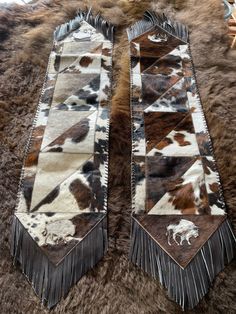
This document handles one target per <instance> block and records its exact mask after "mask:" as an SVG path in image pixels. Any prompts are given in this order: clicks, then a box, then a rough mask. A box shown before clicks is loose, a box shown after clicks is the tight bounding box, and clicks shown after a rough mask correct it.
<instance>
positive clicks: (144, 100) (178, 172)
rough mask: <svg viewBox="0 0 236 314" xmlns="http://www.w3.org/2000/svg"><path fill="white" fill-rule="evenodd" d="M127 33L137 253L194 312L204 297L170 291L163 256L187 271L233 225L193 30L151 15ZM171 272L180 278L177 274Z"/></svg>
mask: <svg viewBox="0 0 236 314" xmlns="http://www.w3.org/2000/svg"><path fill="white" fill-rule="evenodd" d="M127 32H128V37H129V42H130V65H131V73H130V80H131V112H132V115H131V116H132V144H133V145H132V199H133V214H132V219H133V224H132V226H133V227H132V237H131V253H130V256H131V260H132V261H133V262H134V263H135V264H137V265H139V266H141V267H142V268H143V269H144V270H146V271H147V272H149V273H151V274H152V275H153V276H154V277H155V278H156V276H157V275H156V273H158V274H159V275H158V276H159V279H160V280H161V282H162V283H164V285H165V286H166V287H167V288H168V291H169V292H170V295H171V296H172V297H173V298H175V299H176V301H178V302H179V303H180V304H181V305H182V306H183V307H185V305H186V304H187V306H189V307H193V305H194V304H196V300H197V299H198V300H199V295H200V293H199V295H197V296H196V299H195V300H194V301H193V300H190V297H191V296H190V292H189V291H188V292H186V294H184V295H182V294H181V293H180V292H179V290H178V287H176V290H175V288H173V287H172V286H171V287H170V285H168V284H167V283H166V282H165V279H164V277H165V276H166V275H165V273H162V269H161V262H160V260H158V258H160V256H164V255H163V254H165V253H167V255H168V256H170V257H171V259H172V261H174V263H175V265H176V264H177V265H179V266H180V267H181V268H182V269H185V268H186V267H187V266H188V265H189V264H190V263H191V262H192V261H193V260H194V258H195V257H196V255H197V253H198V252H199V250H200V249H201V247H202V246H203V245H205V243H206V242H207V241H208V240H209V238H211V236H212V235H213V233H214V232H215V231H216V230H217V228H219V226H220V225H221V223H223V222H224V221H225V218H226V212H225V204H224V200H223V197H222V193H221V186H220V182H219V175H218V172H217V170H216V164H215V161H214V157H213V154H212V145H211V140H210V137H209V133H208V130H207V125H206V121H205V117H204V114H203V110H202V107H201V102H200V98H199V94H198V91H197V87H196V80H195V76H194V72H193V69H192V68H193V64H192V60H191V55H190V47H189V43H188V32H187V29H186V27H185V26H184V25H181V24H179V23H176V22H173V21H170V20H169V19H168V18H167V17H165V16H164V15H163V16H162V15H156V14H155V13H151V12H147V13H146V15H145V17H144V19H143V20H141V21H139V22H137V23H136V24H134V25H133V26H131V27H130V28H129V29H128V31H127ZM203 221H205V224H206V226H208V228H206V227H203ZM151 241H153V242H152V243H151ZM154 247H155V248H156V251H155V252H157V251H158V252H159V253H156V254H158V255H155V254H154ZM160 248H161V249H162V250H164V252H165V253H161V252H162V251H161V252H160V251H159V249H160ZM222 250H224V248H222ZM202 254H203V258H204V259H205V262H206V260H207V258H205V256H204V253H202ZM167 259H168V258H167V257H165V261H166V262H167ZM208 262H209V263H210V260H208ZM168 263H169V262H168ZM206 263H207V262H206ZM171 265H172V264H171ZM173 267H174V266H173ZM199 267H200V266H199ZM207 267H208V266H207ZM205 271H207V269H205ZM163 272H164V271H163ZM168 272H170V273H172V274H173V269H169V270H168ZM173 276H174V275H173ZM183 276H185V275H183ZM170 282H172V281H171V280H170ZM203 284H204V283H203ZM182 285H184V284H183V282H182ZM186 285H187V283H186ZM186 287H187V286H186ZM186 287H185V288H181V289H183V291H185V289H186V291H187V289H188V288H186ZM174 290H175V291H176V292H175V294H174V295H173V291H174ZM205 292H206V291H205ZM183 293H184V292H183ZM197 293H198V292H197Z"/></svg>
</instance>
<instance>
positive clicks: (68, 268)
mask: <svg viewBox="0 0 236 314" xmlns="http://www.w3.org/2000/svg"><path fill="white" fill-rule="evenodd" d="M11 242H12V243H11V254H12V255H13V257H14V265H15V264H17V262H19V263H20V264H21V267H22V271H23V273H24V274H25V276H26V277H27V279H28V281H29V282H30V283H31V285H32V287H33V289H34V291H35V293H36V294H37V295H38V297H39V298H40V299H41V300H42V303H43V304H44V305H47V307H48V308H49V309H51V308H52V307H53V306H55V305H56V304H57V303H58V302H59V301H60V299H61V298H62V297H63V298H65V297H66V295H67V293H68V292H69V289H70V287H71V286H72V285H74V284H76V282H77V281H78V280H79V279H80V278H81V277H82V276H83V275H84V274H85V273H86V272H87V271H88V270H89V269H91V268H92V267H94V266H95V265H96V264H97V263H98V262H99V260H101V258H102V257H103V256H104V254H105V253H106V251H107V246H108V240H107V219H106V217H104V219H103V220H101V221H99V222H98V223H97V224H96V225H95V226H94V228H93V229H92V230H91V231H90V232H89V233H88V235H87V236H86V237H85V238H84V239H83V241H81V242H79V243H78V244H77V245H76V246H75V247H74V248H73V249H72V250H71V251H70V252H69V253H68V254H67V256H66V258H64V259H63V260H62V261H61V262H60V263H59V264H57V265H56V266H55V265H53V264H52V263H51V262H50V261H49V259H48V257H47V256H46V255H45V254H42V250H41V249H40V248H39V247H38V245H37V243H35V241H34V240H33V239H32V238H31V236H30V235H29V233H28V231H27V230H26V229H25V228H24V226H23V225H22V224H21V222H20V221H19V220H18V219H17V217H16V216H14V217H13V224H12V238H11Z"/></svg>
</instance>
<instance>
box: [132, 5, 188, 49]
mask: <svg viewBox="0 0 236 314" xmlns="http://www.w3.org/2000/svg"><path fill="white" fill-rule="evenodd" d="M155 25H157V26H160V27H161V28H163V30H165V31H166V32H168V33H170V34H171V35H173V36H175V37H178V38H179V39H180V40H182V41H184V42H186V43H187V42H188V29H187V27H186V26H185V25H183V24H181V23H179V22H174V21H171V20H169V19H168V17H167V16H165V14H164V13H163V14H158V13H155V12H152V11H146V12H145V13H144V18H143V19H142V20H140V21H137V22H136V23H135V24H133V25H132V26H130V27H129V28H128V29H127V34H128V39H129V41H131V40H133V39H134V38H136V37H138V36H139V35H141V34H143V33H144V32H146V31H148V30H149V29H150V28H151V27H153V26H155Z"/></svg>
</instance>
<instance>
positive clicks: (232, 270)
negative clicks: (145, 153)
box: [0, 0, 236, 314]
mask: <svg viewBox="0 0 236 314" xmlns="http://www.w3.org/2000/svg"><path fill="white" fill-rule="evenodd" d="M86 4H87V5H92V6H93V9H94V11H95V12H96V11H100V12H101V13H102V15H103V16H104V17H105V18H106V19H107V20H109V21H111V22H112V23H114V24H116V25H117V31H116V43H115V50H114V71H113V85H114V86H113V103H112V115H111V137H110V142H111V145H110V177H109V182H110V183H109V186H110V188H109V202H108V205H109V240H110V241H109V246H110V248H109V252H108V254H107V255H106V256H105V258H104V259H103V260H102V261H101V262H100V263H99V264H98V265H97V267H95V269H94V270H92V271H90V272H89V273H88V274H87V275H86V276H84V277H83V278H82V279H81V280H80V281H79V282H78V284H77V285H76V286H74V287H73V288H72V289H71V291H70V293H69V295H68V296H67V298H66V299H65V300H62V301H61V302H60V303H59V304H58V305H57V306H56V307H55V308H54V309H53V310H52V311H51V312H52V313H89V314H91V313H109V314H111V313H181V312H182V311H181V309H180V307H179V306H178V305H176V304H175V303H174V302H172V301H170V300H169V299H168V298H167V296H166V292H165V290H164V289H163V288H162V287H161V286H160V284H159V283H158V282H157V281H154V280H152V279H151V278H150V277H149V276H147V275H146V274H144V273H143V272H142V271H140V269H138V268H136V267H135V266H133V265H132V264H131V263H129V262H128V258H127V254H128V249H129V235H130V208H131V207H130V202H131V200H130V152H131V138H130V127H129V126H130V108H129V67H128V64H129V58H128V54H127V51H128V40H127V35H126V32H125V28H126V27H128V26H129V25H130V24H132V23H134V22H135V21H136V20H137V19H140V18H141V17H142V14H143V12H144V11H145V10H146V9H152V10H164V12H165V13H167V14H168V16H170V17H171V16H175V17H176V19H178V20H179V21H182V22H183V23H185V24H186V25H187V26H188V27H189V29H190V31H191V33H190V40H191V47H192V54H193V61H194V64H195V68H196V70H197V78H198V83H199V88H200V93H201V97H202V102H203V107H204V110H205V114H206V118H207V122H208V126H209V130H210V134H211V136H212V140H213V146H214V151H215V157H216V160H217V166H218V169H219V172H220V175H221V181H222V185H223V189H224V196H225V200H226V203H227V207H228V213H229V215H230V218H231V220H232V221H233V226H234V228H236V207H235V204H236V187H235V183H234V182H235V178H236V159H235V153H236V152H235V145H234V143H235V140H236V135H235V134H236V123H235V122H236V107H235V99H236V79H235V70H236V65H235V64H236V62H235V61H236V54H235V51H232V50H229V41H228V36H227V25H226V23H225V22H224V20H223V7H222V5H221V1H215V0H209V1H207V2H206V3H203V2H202V3H200V2H199V1H197V0H188V1H171V0H169V1H167V0H166V1H165V0H160V1H152V2H151V1H147V0H143V1H135V0H133V1H131V0H130V1H127V0H117V1H114V0H113V1H111V0H106V1H105V0H104V1H101V0H97V1H95V0H93V1H87V0H86V1H85V0H83V1H74V0H71V1H67V0H54V1H50V0H48V1H47V0H45V1H37V2H35V3H34V4H33V5H27V6H12V7H10V8H8V9H3V8H0V75H1V77H0V99H1V101H0V137H1V139H0V156H1V157H0V158H1V172H0V173H1V183H0V184H1V189H0V195H1V205H0V206H1V211H0V213H1V224H0V241H1V243H0V306H1V307H0V308H1V313H2V314H5V313H47V312H48V310H47V309H46V308H45V307H44V306H42V305H41V304H40V302H39V299H38V298H37V297H36V296H35V295H34V292H33V290H32V289H31V287H30V285H29V284H28V283H27V281H26V280H25V277H24V275H23V274H22V273H21V271H20V268H18V267H17V268H16V267H13V266H12V258H11V256H10V249H9V243H10V242H9V234H10V226H11V215H12V214H13V211H14V207H15V202H16V194H17V190H18V181H19V176H20V170H21V166H22V159H23V155H24V147H25V144H26V141H27V138H28V136H29V132H30V127H31V124H32V122H33V117H34V112H35V109H36V105H37V102H38V98H39V95H40V89H41V86H42V82H43V78H44V74H45V71H46V65H47V59H48V54H49V52H50V49H51V41H52V33H53V30H54V28H55V27H56V26H57V25H58V24H61V23H63V22H65V21H67V20H69V19H71V18H73V17H74V15H75V13H76V10H78V9H79V8H81V9H84V8H85V5H86ZM235 265H236V264H235V262H233V263H231V264H230V265H229V266H228V267H227V268H225V270H224V271H223V272H222V273H220V274H219V275H218V276H217V278H216V280H215V281H214V285H213V287H212V289H211V290H210V291H209V293H208V294H207V296H206V297H205V298H204V299H203V300H202V301H201V302H200V303H199V305H198V306H197V307H196V308H195V309H194V310H193V311H191V313H226V312H227V313H235V308H236V298H235V294H236V267H235Z"/></svg>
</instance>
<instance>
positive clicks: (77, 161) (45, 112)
mask: <svg viewBox="0 0 236 314" xmlns="http://www.w3.org/2000/svg"><path fill="white" fill-rule="evenodd" d="M104 23H105V24H106V26H105V27H104ZM102 25H103V27H101V26H102ZM112 32H113V26H112V25H110V24H109V23H107V22H105V21H104V20H103V19H102V18H101V16H99V15H98V16H96V17H93V16H92V14H91V12H86V13H82V12H80V13H79V15H78V16H77V17H76V18H75V19H74V20H72V21H70V22H69V24H63V25H61V26H59V27H58V28H57V29H56V31H55V41H54V45H53V49H52V52H51V54H50V57H49V64H48V70H47V76H46V82H45V84H44V88H43V92H42V97H41V100H40V103H39V106H38V112H37V115H36V118H35V123H34V128H33V133H32V137H31V139H30V145H29V149H28V152H27V155H26V159H25V164H24V169H23V172H22V176H23V177H22V181H21V187H20V191H19V202H18V206H17V209H16V212H15V216H14V219H15V223H14V228H15V229H14V230H15V231H14V232H15V233H14V235H13V237H16V241H15V243H14V244H13V246H14V247H13V250H14V249H16V246H18V248H17V250H19V247H20V246H21V245H23V244H22V243H21V244H20V243H19V241H20V239H19V237H17V234H16V230H17V228H19V226H21V228H22V229H23V230H24V232H27V233H28V234H29V235H30V237H31V239H32V240H33V241H34V242H35V243H36V244H37V247H39V248H40V249H41V254H43V255H45V254H46V256H47V258H48V259H49V260H50V263H52V264H53V265H55V267H56V265H58V264H63V263H64V259H66V258H68V256H70V255H71V254H73V253H72V252H73V249H76V250H77V247H78V246H79V247H80V250H81V254H82V255H81V256H79V257H77V258H78V259H79V260H80V264H81V266H80V269H81V272H82V273H83V272H85V270H86V269H88V267H92V266H93V265H94V264H95V263H96V262H97V261H98V257H99V256H100V257H101V256H102V255H103V254H104V251H105V249H106V234H105V233H106V227H105V223H104V221H105V218H106V211H107V179H108V139H109V111H110V89H111V66H112V46H113V36H112ZM96 228H98V229H99V230H98V231H96ZM21 232H22V231H21ZM96 232H97V233H96ZM92 237H95V238H96V239H94V240H91V239H92ZM87 238H88V239H89V240H86V239H87ZM85 240H86V241H87V242H88V241H93V243H92V242H91V243H92V244H91V247H87V246H88V243H87V244H85V245H84V244H83V243H84V241H85ZM17 241H18V242H17ZM21 249H22V250H23V248H21ZM34 250H37V249H35V248H32V252H33V251H34ZM99 250H100V252H98V251H99ZM14 254H16V253H14ZM20 254H22V255H21V256H23V254H24V252H22V253H20ZM75 254H77V253H75ZM83 254H84V255H83ZM32 258H33V257H32ZM19 259H20V257H18V260H19ZM34 262H35V263H37V262H36V261H33V260H31V263H34ZM22 263H23V262H22ZM75 265H76V264H75ZM75 265H74V266H73V265H72V266H71V267H76V266H75ZM83 265H84V266H83ZM22 266H23V270H24V266H25V265H22ZM81 267H82V268H81ZM32 269H33V268H32ZM55 269H56V268H55ZM55 269H54V270H55ZM83 269H84V270H83ZM82 270H83V271H82ZM73 271H74V272H75V273H76V272H78V271H77V270H76V269H74V270H73ZM75 273H73V276H75ZM82 273H81V274H80V275H82ZM28 276H31V275H30V274H28V275H27V277H28ZM76 276H77V277H78V276H79V275H76ZM77 277H76V278H77ZM51 279H52V278H50V276H49V278H48V280H49V281H48V284H49V285H51V284H52V282H50V280H51ZM77 279H78V278H77ZM52 280H53V279H52ZM70 280H71V279H70ZM74 281H75V278H74V277H73V279H72V282H74ZM32 283H33V285H37V284H38V282H32ZM45 285H47V283H45ZM45 289H46V288H45ZM45 291H46V290H45ZM65 292H66V291H64V293H65ZM39 294H40V295H41V292H40V293H39ZM62 295H63V293H62ZM43 298H44V299H45V300H44V301H45V302H48V305H49V307H50V306H52V305H54V303H56V302H57V301H58V300H59V299H57V301H56V300H55V298H53V299H50V297H49V296H48V295H47V296H46V295H45V296H44V297H43ZM49 299H50V300H49ZM52 303H53V304H52Z"/></svg>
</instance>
